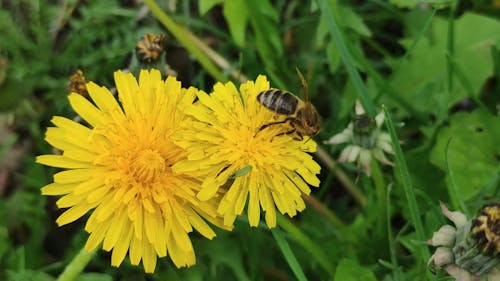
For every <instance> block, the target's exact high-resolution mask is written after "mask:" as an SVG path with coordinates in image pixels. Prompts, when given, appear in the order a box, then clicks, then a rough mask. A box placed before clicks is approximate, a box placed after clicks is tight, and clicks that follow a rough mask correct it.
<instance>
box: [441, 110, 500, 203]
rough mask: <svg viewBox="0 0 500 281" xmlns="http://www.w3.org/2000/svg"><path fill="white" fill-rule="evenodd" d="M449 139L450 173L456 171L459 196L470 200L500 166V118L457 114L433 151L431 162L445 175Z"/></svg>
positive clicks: (474, 113) (477, 112)
mask: <svg viewBox="0 0 500 281" xmlns="http://www.w3.org/2000/svg"><path fill="white" fill-rule="evenodd" d="M450 138H452V141H451V143H450V145H449V148H448V149H449V150H448V165H449V169H451V170H452V171H453V174H454V180H455V183H456V185H457V186H456V188H457V190H458V194H459V195H460V196H462V197H463V199H465V200H467V199H468V198H471V197H472V196H474V195H476V194H477V193H479V192H480V191H481V189H482V188H483V187H484V186H485V185H486V184H487V182H488V180H489V179H490V178H491V176H492V175H493V173H495V171H496V169H497V167H498V165H500V160H499V159H500V146H498V140H500V118H499V117H497V116H493V115H491V114H489V113H486V112H483V111H479V110H476V111H474V112H472V113H466V112H460V113H457V114H455V115H454V116H453V117H452V118H451V119H450V126H449V127H446V128H443V129H441V130H440V132H439V133H438V135H437V139H436V144H435V146H434V147H433V149H432V151H431V162H432V163H433V164H435V165H436V166H438V167H439V168H441V169H442V170H443V171H446V161H445V160H446V158H445V156H446V154H445V152H446V145H447V143H448V140H449V139H450ZM447 180H449V178H448V179H447Z"/></svg>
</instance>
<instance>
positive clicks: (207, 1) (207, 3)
mask: <svg viewBox="0 0 500 281" xmlns="http://www.w3.org/2000/svg"><path fill="white" fill-rule="evenodd" d="M222 2H224V0H199V1H198V10H199V12H200V15H202V16H203V15H204V14H206V13H207V12H208V11H209V10H210V9H212V8H213V7H214V6H215V5H217V4H219V3H222Z"/></svg>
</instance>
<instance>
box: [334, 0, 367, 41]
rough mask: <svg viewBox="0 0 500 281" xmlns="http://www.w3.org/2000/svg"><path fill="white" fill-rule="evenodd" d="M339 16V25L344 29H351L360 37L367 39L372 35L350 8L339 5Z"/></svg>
mask: <svg viewBox="0 0 500 281" xmlns="http://www.w3.org/2000/svg"><path fill="white" fill-rule="evenodd" d="M339 14H340V15H341V17H340V20H341V24H342V25H343V26H344V27H345V28H351V29H352V30H354V31H356V32H357V33H358V34H359V35H362V36H366V37H368V36H371V35H372V32H371V31H370V29H369V28H368V26H366V24H365V23H364V21H363V19H362V18H361V17H360V16H359V15H358V14H356V13H355V12H354V11H353V9H351V7H349V6H340V5H339Z"/></svg>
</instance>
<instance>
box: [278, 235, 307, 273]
mask: <svg viewBox="0 0 500 281" xmlns="http://www.w3.org/2000/svg"><path fill="white" fill-rule="evenodd" d="M271 233H272V234H273V237H274V240H276V243H277V244H278V247H280V250H281V253H283V256H284V257H285V260H286V262H287V263H288V265H289V266H290V268H291V269H292V271H293V273H294V274H295V277H297V280H299V281H307V278H306V276H305V275H304V272H303V271H302V268H301V267H300V264H299V262H298V261H297V258H296V257H295V255H294V254H293V252H292V249H290V245H289V244H288V242H287V241H286V239H285V237H283V232H282V231H281V230H280V229H278V228H274V229H271Z"/></svg>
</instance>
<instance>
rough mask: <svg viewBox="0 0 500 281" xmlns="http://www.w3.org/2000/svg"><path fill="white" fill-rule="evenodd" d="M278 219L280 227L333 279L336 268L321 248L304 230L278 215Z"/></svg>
mask: <svg viewBox="0 0 500 281" xmlns="http://www.w3.org/2000/svg"><path fill="white" fill-rule="evenodd" d="M276 219H277V221H278V225H279V226H280V227H281V228H282V229H283V230H284V231H286V232H287V233H288V235H290V237H291V238H292V239H294V240H295V241H296V242H297V243H298V244H300V245H301V246H302V247H303V248H304V249H305V250H307V251H309V253H310V254H311V255H312V257H313V258H314V259H315V260H316V262H318V264H319V265H320V266H321V267H323V269H324V270H326V271H327V272H328V273H329V274H330V276H331V277H332V278H333V276H334V274H335V268H334V267H333V266H332V262H331V260H330V259H329V258H328V256H327V255H326V254H325V252H324V251H323V249H322V248H321V247H318V245H316V244H315V243H314V241H312V240H311V238H309V237H308V236H307V235H306V234H305V233H304V232H302V230H301V229H300V228H299V227H297V226H296V225H294V224H293V223H291V222H290V220H288V219H287V218H285V217H284V216H282V215H279V214H278V215H277V216H276Z"/></svg>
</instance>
